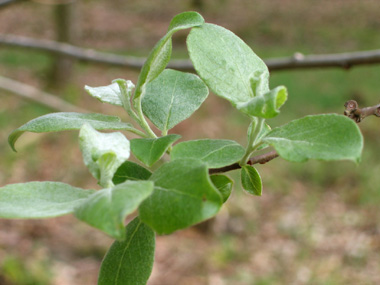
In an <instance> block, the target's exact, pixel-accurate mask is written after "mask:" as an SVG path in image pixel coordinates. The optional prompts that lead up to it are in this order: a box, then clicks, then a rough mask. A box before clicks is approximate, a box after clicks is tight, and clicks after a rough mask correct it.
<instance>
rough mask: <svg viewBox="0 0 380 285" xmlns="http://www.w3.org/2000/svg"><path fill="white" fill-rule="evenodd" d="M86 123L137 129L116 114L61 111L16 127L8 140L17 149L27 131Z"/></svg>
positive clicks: (102, 127) (64, 128)
mask: <svg viewBox="0 0 380 285" xmlns="http://www.w3.org/2000/svg"><path fill="white" fill-rule="evenodd" d="M86 123H87V124H89V125H91V126H92V127H93V128H94V129H96V130H125V131H132V132H135V131H137V130H136V129H135V128H133V127H132V125H131V124H127V123H123V122H120V118H119V117H116V116H108V115H102V114H82V113H67V112H60V113H51V114H47V115H44V116H41V117H38V118H35V119H33V120H31V121H29V122H28V123H26V124H24V125H22V126H21V127H19V128H18V129H15V130H14V131H13V132H12V133H11V134H10V135H9V138H8V142H9V144H10V146H11V147H12V149H13V150H14V151H16V150H15V147H14V144H15V143H16V140H17V139H18V138H19V137H20V136H21V135H22V134H23V133H24V132H26V131H27V132H32V133H45V132H60V131H68V130H79V129H80V128H81V127H82V126H83V125H84V124H86Z"/></svg>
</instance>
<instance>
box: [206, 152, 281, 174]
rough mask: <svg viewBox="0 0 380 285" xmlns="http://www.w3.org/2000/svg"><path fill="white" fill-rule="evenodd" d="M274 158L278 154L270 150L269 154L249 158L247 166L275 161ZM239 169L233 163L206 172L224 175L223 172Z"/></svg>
mask: <svg viewBox="0 0 380 285" xmlns="http://www.w3.org/2000/svg"><path fill="white" fill-rule="evenodd" d="M276 157H278V153H277V152H276V151H275V150H272V151H270V152H267V153H264V154H260V155H257V156H253V157H251V158H250V159H249V160H248V162H247V164H249V165H254V164H258V163H260V164H265V163H267V162H268V161H271V160H272V159H275V158H276ZM239 168H241V166H240V164H239V163H234V164H231V165H227V166H224V167H220V168H211V169H209V170H208V172H209V174H215V173H224V172H228V171H231V170H235V169H239Z"/></svg>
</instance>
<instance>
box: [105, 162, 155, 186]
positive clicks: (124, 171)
mask: <svg viewBox="0 0 380 285" xmlns="http://www.w3.org/2000/svg"><path fill="white" fill-rule="evenodd" d="M151 175H152V172H150V171H149V170H148V169H146V168H144V167H142V166H141V165H138V164H137V163H134V162H132V161H128V160H127V161H126V162H124V163H123V164H122V165H120V167H119V168H118V169H117V171H116V172H115V175H114V176H113V178H112V182H113V183H114V184H115V185H116V184H120V183H123V182H124V181H126V180H148V179H149V177H150V176H151Z"/></svg>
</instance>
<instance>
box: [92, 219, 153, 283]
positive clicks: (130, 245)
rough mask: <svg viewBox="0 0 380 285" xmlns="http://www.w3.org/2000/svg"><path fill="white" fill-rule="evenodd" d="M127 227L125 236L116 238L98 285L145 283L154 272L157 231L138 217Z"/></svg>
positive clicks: (101, 268) (103, 263)
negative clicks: (121, 239) (119, 239)
mask: <svg viewBox="0 0 380 285" xmlns="http://www.w3.org/2000/svg"><path fill="white" fill-rule="evenodd" d="M125 230H126V235H127V236H126V239H125V240H124V241H115V242H114V243H113V244H112V246H111V248H110V249H109V250H108V252H107V254H106V256H105V257H104V259H103V262H102V266H101V267H100V272H99V279H98V285H145V284H146V283H147V281H148V279H149V276H150V274H151V273H152V268H153V262H154V249H155V235H154V232H153V231H152V229H151V228H149V227H148V226H147V225H145V224H144V223H142V222H141V221H140V220H139V218H135V219H134V220H133V221H132V222H130V223H129V224H128V225H127V227H126V229H125Z"/></svg>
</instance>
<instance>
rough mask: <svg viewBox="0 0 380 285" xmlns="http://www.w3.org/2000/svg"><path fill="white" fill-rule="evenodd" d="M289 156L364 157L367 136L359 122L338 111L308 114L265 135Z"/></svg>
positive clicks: (294, 159) (351, 158) (268, 141)
mask: <svg viewBox="0 0 380 285" xmlns="http://www.w3.org/2000/svg"><path fill="white" fill-rule="evenodd" d="M262 141H263V142H265V143H268V144H270V145H272V146H273V147H274V148H275V149H276V151H277V152H278V154H279V155H280V156H281V157H283V158H284V159H286V160H289V161H297V162H302V161H306V160H308V159H318V160H353V161H355V162H359V161H360V157H361V152H362V149H363V137H362V135H361V133H360V130H359V127H358V126H357V125H356V124H355V122H354V121H353V120H351V119H349V118H347V117H345V116H342V115H336V114H326V115H315V116H306V117H304V118H301V119H298V120H294V121H292V122H290V123H288V124H286V125H284V126H281V127H278V128H275V129H273V130H272V131H270V132H269V133H268V134H266V135H265V136H264V138H263V139H262Z"/></svg>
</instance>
